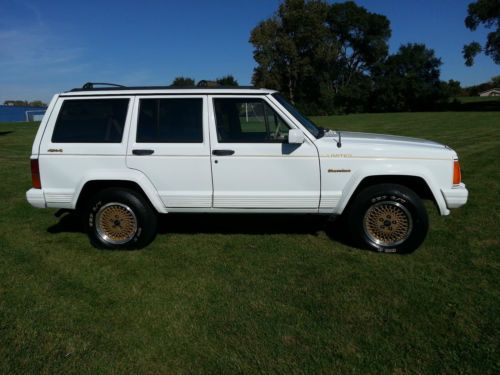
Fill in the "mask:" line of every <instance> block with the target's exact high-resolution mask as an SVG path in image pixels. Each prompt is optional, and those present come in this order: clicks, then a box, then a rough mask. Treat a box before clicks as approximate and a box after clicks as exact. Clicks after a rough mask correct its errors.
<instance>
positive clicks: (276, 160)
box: [209, 95, 320, 212]
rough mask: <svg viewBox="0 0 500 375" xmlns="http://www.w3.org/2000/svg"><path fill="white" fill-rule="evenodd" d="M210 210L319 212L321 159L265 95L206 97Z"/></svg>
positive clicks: (308, 141) (311, 145)
mask: <svg viewBox="0 0 500 375" xmlns="http://www.w3.org/2000/svg"><path fill="white" fill-rule="evenodd" d="M209 108H210V112H209V117H210V140H211V153H212V175H213V189H214V196H213V206H214V208H220V209H223V208H231V209H233V208H238V209H242V208H244V209H246V208H248V209H270V210H283V209H287V210H296V211H308V212H309V211H311V212H314V211H317V209H318V205H319V199H320V174H319V158H318V151H317V149H316V146H315V145H314V144H313V143H312V141H310V140H309V139H307V137H306V140H305V142H304V143H302V144H288V143H287V134H288V131H289V129H290V128H294V127H295V126H294V125H293V124H291V123H290V122H289V121H288V119H286V116H282V115H281V114H280V110H279V109H277V108H275V107H274V104H272V103H271V102H270V101H268V100H267V99H266V97H265V96H241V95H238V96H236V95H234V96H226V95H224V96H223V95H213V96H210V97H209Z"/></svg>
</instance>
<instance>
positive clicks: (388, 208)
mask: <svg viewBox="0 0 500 375" xmlns="http://www.w3.org/2000/svg"><path fill="white" fill-rule="evenodd" d="M412 225H413V224H412V220H411V215H410V212H409V211H408V210H407V209H406V207H405V206H403V205H402V204H400V203H398V202H392V201H385V202H378V203H375V204H374V205H373V206H371V207H370V208H369V209H368V210H367V211H366V213H365V217H364V218H363V229H364V231H365V233H366V235H367V236H368V238H369V239H370V240H371V241H373V242H374V243H376V244H377V245H382V246H396V245H399V244H400V243H402V242H404V241H405V240H406V239H407V238H408V237H409V236H410V233H411V231H412Z"/></svg>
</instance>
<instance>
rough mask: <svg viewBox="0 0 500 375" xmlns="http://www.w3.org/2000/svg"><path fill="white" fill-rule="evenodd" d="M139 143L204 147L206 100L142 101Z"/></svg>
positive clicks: (138, 132)
mask: <svg viewBox="0 0 500 375" xmlns="http://www.w3.org/2000/svg"><path fill="white" fill-rule="evenodd" d="M136 141H137V142H138V143H202V142H203V99H202V98H184V99H182V98H181V99H141V101H140V103H139V118H138V122H137V139H136Z"/></svg>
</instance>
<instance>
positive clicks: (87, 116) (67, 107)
mask: <svg viewBox="0 0 500 375" xmlns="http://www.w3.org/2000/svg"><path fill="white" fill-rule="evenodd" d="M128 102H129V100H128V99H85V100H65V101H64V103H63V105H62V107H61V111H60V112H59V116H58V118H57V122H56V125H55V128H54V133H53V134H52V142H56V143H90V142H92V143H94V142H95V143H120V142H121V141H122V135H123V127H124V126H125V118H126V117H127V108H128Z"/></svg>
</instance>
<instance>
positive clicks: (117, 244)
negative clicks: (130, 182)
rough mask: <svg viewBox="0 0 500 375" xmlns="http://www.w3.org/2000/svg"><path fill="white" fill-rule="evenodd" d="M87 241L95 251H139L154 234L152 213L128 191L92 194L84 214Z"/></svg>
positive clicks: (137, 196)
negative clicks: (102, 249)
mask: <svg viewBox="0 0 500 375" xmlns="http://www.w3.org/2000/svg"><path fill="white" fill-rule="evenodd" d="M84 218H85V224H86V227H87V233H88V235H89V238H90V242H91V243H92V244H93V245H94V246H95V247H98V248H106V249H116V250H119V249H140V248H142V247H144V246H146V245H148V244H149V243H150V242H151V241H152V240H153V239H154V237H155V235H156V222H157V218H156V213H155V212H154V210H153V209H152V208H151V207H150V205H149V203H148V202H147V201H146V199H145V198H144V197H143V196H142V195H141V194H139V193H137V192H135V191H134V190H130V189H123V188H120V189H113V188H109V189H105V190H102V191H100V192H98V193H97V194H96V195H94V196H93V197H92V198H91V199H90V200H89V201H88V204H87V209H86V212H85V215H84Z"/></svg>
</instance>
